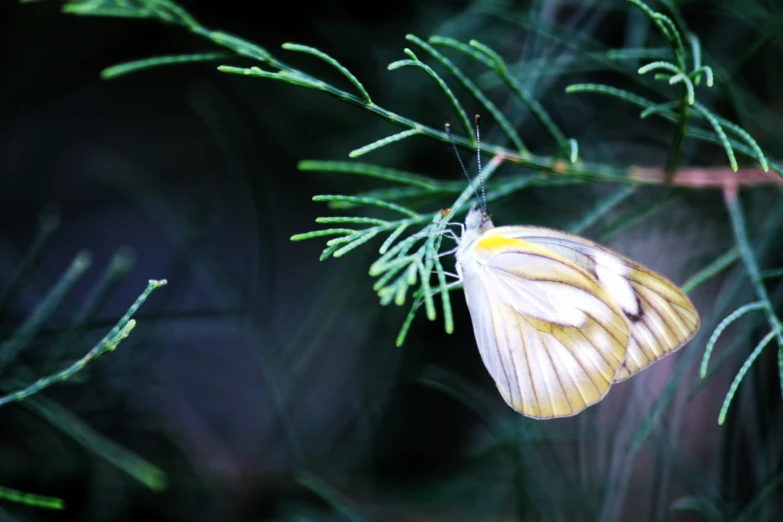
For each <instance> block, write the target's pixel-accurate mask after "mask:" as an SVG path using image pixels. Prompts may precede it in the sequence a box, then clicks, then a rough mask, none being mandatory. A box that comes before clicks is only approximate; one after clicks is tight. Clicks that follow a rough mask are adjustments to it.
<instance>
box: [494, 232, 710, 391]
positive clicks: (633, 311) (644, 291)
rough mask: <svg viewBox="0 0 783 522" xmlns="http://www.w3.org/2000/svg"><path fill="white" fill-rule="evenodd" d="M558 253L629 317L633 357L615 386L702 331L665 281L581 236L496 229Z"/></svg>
mask: <svg viewBox="0 0 783 522" xmlns="http://www.w3.org/2000/svg"><path fill="white" fill-rule="evenodd" d="M494 230H495V231H497V233H500V234H502V235H503V236H504V237H512V238H517V239H520V240H523V241H525V242H529V243H532V244H534V245H537V246H539V247H542V248H545V249H547V250H550V251H553V252H555V253H557V254H559V255H561V256H563V257H564V258H566V259H568V260H569V261H572V262H573V263H575V264H576V265H578V266H580V267H581V268H583V269H584V270H585V271H587V272H588V273H590V274H591V275H592V276H594V277H595V278H596V280H597V281H598V283H599V284H600V285H601V286H602V287H603V288H604V290H606V292H607V293H608V294H609V295H610V296H611V297H612V299H613V300H614V301H615V302H616V303H617V304H618V305H619V306H620V308H621V309H622V311H623V313H624V314H625V316H626V318H627V320H628V325H629V332H630V340H629V344H628V356H627V358H626V360H625V363H624V365H623V368H622V369H621V371H620V372H619V373H618V375H617V377H616V378H615V380H617V381H622V380H625V379H627V378H629V377H631V376H632V375H633V374H635V373H637V372H639V371H641V370H643V369H645V368H647V367H648V366H649V365H650V364H652V363H654V362H655V361H657V360H658V359H660V358H661V357H664V356H666V355H668V354H670V353H672V352H674V351H676V350H678V349H679V348H681V347H682V346H684V345H685V344H686V343H687V342H688V341H689V340H690V339H691V338H693V336H694V335H695V334H696V332H697V331H698V329H699V314H698V312H697V311H696V309H695V308H694V306H693V304H692V303H691V302H690V300H689V299H688V297H687V296H686V295H685V294H684V293H683V292H682V291H681V290H680V289H679V288H677V286H676V285H674V284H673V283H672V282H671V281H669V280H668V279H666V278H664V277H663V276H661V275H659V274H657V273H655V272H653V271H652V270H650V269H648V268H645V267H644V266H642V265H640V264H638V263H636V262H634V261H632V260H630V259H628V258H625V257H623V256H621V255H619V254H617V253H616V252H612V251H611V250H609V249H607V248H604V247H602V246H600V245H598V244H596V243H593V242H592V241H588V240H586V239H584V238H581V237H579V236H574V235H572V234H567V233H565V232H560V231H557V230H552V229H547V228H540V227H500V228H498V229H494Z"/></svg>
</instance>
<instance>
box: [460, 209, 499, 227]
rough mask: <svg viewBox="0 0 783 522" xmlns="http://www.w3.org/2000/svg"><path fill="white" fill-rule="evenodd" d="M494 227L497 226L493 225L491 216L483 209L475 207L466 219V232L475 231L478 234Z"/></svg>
mask: <svg viewBox="0 0 783 522" xmlns="http://www.w3.org/2000/svg"><path fill="white" fill-rule="evenodd" d="M494 226H495V225H493V224H492V220H491V219H489V214H487V213H486V212H485V211H484V210H482V209H481V208H476V207H473V208H472V209H470V211H469V212H468V215H467V216H466V217H465V230H466V231H469V230H475V231H478V232H483V231H484V230H487V229H490V228H493V227H494Z"/></svg>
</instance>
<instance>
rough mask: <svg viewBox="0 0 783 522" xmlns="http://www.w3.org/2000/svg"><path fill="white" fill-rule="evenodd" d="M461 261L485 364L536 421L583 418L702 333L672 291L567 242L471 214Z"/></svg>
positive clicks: (658, 279)
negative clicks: (612, 391)
mask: <svg viewBox="0 0 783 522" xmlns="http://www.w3.org/2000/svg"><path fill="white" fill-rule="evenodd" d="M456 260H457V272H458V274H459V276H460V278H461V279H462V282H463V288H464V292H465V298H466V301H467V304H468V308H469V310H470V315H471V319H472V322H473V330H474V334H475V336H476V342H477V344H478V347H479V352H480V354H481V357H482V360H483V362H484V364H485V366H486V367H487V370H488V371H489V373H490V375H491V376H492V378H493V379H494V381H495V384H496V385H497V387H498V390H499V391H500V394H501V395H502V396H503V398H504V400H505V401H506V402H507V403H508V404H509V406H511V407H512V408H514V409H515V410H517V411H519V412H520V413H522V414H524V415H527V416H530V417H534V418H539V419H543V418H554V417H566V416H570V415H574V414H576V413H579V412H580V411H582V410H584V409H585V408H587V407H588V406H590V405H592V404H595V403H596V402H598V401H600V400H601V399H602V398H603V397H604V396H605V394H606V393H607V392H608V390H609V388H610V387H611V385H612V384H613V383H614V382H617V381H621V380H624V379H626V378H628V377H630V376H631V375H633V374H634V373H636V372H638V371H640V370H642V369H644V368H646V367H647V366H648V365H650V364H652V363H653V362H655V361H656V360H658V359H660V358H661V357H663V356H665V355H667V354H669V353H671V352H673V351H675V350H677V349H679V348H680V347H682V346H683V345H684V344H685V343H686V342H687V341H688V340H690V339H691V338H692V337H693V335H694V334H695V332H696V331H697V330H698V327H699V317H698V314H697V312H696V310H695V309H694V307H693V305H692V304H691V302H690V301H689V300H688V298H687V297H686V296H685V295H684V294H683V293H682V292H681V291H680V290H679V289H678V288H677V287H676V286H675V285H673V284H672V283H671V282H669V281H668V280H666V279H665V278H663V277H662V276H660V275H658V274H656V273H655V272H652V271H651V270H649V269H647V268H645V267H643V266H641V265H639V264H638V263H635V262H633V261H631V260H630V259H627V258H625V257H623V256H620V255H619V254H617V253H615V252H612V251H611V250H609V249H606V248H604V247H601V246H600V245H597V244H595V243H593V242H591V241H588V240H586V239H583V238H580V237H578V236H574V235H571V234H567V233H565V232H560V231H557V230H553V229H547V228H541V227H532V226H504V227H495V226H494V225H493V223H492V221H491V220H490V219H489V216H488V215H487V214H486V212H484V211H483V210H478V209H473V210H471V211H470V212H469V213H468V216H467V218H466V220H465V227H464V230H463V234H462V237H461V240H460V243H459V246H458V249H457V251H456Z"/></svg>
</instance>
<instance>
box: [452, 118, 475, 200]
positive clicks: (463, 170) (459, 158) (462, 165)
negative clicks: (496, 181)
mask: <svg viewBox="0 0 783 522" xmlns="http://www.w3.org/2000/svg"><path fill="white" fill-rule="evenodd" d="M445 127H446V134H448V135H449V142H450V143H451V147H452V148H453V149H454V154H456V155H457V161H459V166H460V167H462V173H463V174H465V177H466V178H467V179H468V185H470V188H472V189H473V194H475V195H476V200H477V201H478V202H479V204H481V198H480V197H479V195H478V192H476V187H474V186H473V181H472V180H471V179H470V174H468V169H466V168H465V164H464V163H463V162H462V156H460V155H459V151H458V150H457V144H456V143H454V137H453V136H452V135H451V124H449V123H447V124H446V125H445ZM482 186H483V185H482ZM483 207H484V205H482V209H483Z"/></svg>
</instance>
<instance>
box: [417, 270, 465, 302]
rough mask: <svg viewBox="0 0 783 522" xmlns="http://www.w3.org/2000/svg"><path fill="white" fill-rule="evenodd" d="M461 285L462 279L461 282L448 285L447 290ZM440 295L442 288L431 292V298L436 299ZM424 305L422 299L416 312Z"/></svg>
mask: <svg viewBox="0 0 783 522" xmlns="http://www.w3.org/2000/svg"><path fill="white" fill-rule="evenodd" d="M449 275H454V274H449ZM457 277H459V276H457ZM461 284H462V279H460V280H458V281H454V282H451V283H449V284H447V285H446V289H449V288H454V287H456V286H459V285H461ZM439 293H440V288H438V289H437V290H434V291H432V292H430V297H435V295H437V294H439ZM423 304H424V300H423V299H422V300H421V301H419V304H418V305H416V310H418V309H419V308H420V307H421V305H423Z"/></svg>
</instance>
